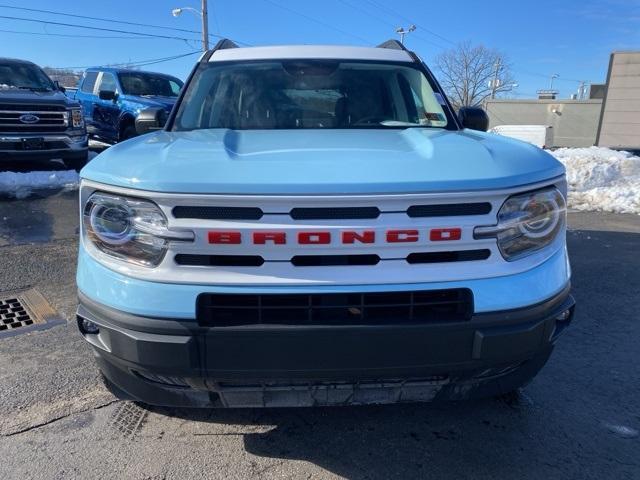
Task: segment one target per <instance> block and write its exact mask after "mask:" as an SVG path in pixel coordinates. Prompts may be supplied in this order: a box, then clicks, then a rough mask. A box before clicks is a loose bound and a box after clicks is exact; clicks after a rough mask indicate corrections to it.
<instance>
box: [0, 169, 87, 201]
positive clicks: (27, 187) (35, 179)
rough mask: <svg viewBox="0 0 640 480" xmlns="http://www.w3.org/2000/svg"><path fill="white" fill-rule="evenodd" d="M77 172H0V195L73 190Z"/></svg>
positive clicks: (24, 196)
mask: <svg viewBox="0 0 640 480" xmlns="http://www.w3.org/2000/svg"><path fill="white" fill-rule="evenodd" d="M77 188H78V172H76V171H75V170H61V171H37V172H24V173H23V172H0V197H2V196H8V197H12V198H27V197H28V196H30V195H31V194H32V193H33V192H34V191H37V190H75V189H77Z"/></svg>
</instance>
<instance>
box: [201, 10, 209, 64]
mask: <svg viewBox="0 0 640 480" xmlns="http://www.w3.org/2000/svg"><path fill="white" fill-rule="evenodd" d="M202 49H203V50H204V51H205V52H206V51H207V50H209V10H208V9H207V0H202Z"/></svg>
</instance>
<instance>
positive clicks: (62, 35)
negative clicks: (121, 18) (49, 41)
mask: <svg viewBox="0 0 640 480" xmlns="http://www.w3.org/2000/svg"><path fill="white" fill-rule="evenodd" d="M0 32H2V33H16V34H23V35H45V36H51V37H68V38H108V39H114V38H119V39H129V40H134V39H135V40H152V39H151V38H150V37H149V38H147V37H125V36H122V35H71V34H65V33H49V32H25V31H20V30H0Z"/></svg>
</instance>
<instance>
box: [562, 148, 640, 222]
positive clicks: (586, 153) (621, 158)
mask: <svg viewBox="0 0 640 480" xmlns="http://www.w3.org/2000/svg"><path fill="white" fill-rule="evenodd" d="M550 153H551V154H552V155H553V156H555V157H556V158H557V159H558V160H560V161H561V162H562V163H563V164H564V165H565V167H566V168H567V182H568V183H569V207H570V208H575V209H577V210H603V211H605V212H616V213H636V214H640V157H637V156H634V155H632V154H631V153H629V152H619V151H616V150H611V149H609V148H603V147H590V148H560V149H558V150H556V151H554V152H550Z"/></svg>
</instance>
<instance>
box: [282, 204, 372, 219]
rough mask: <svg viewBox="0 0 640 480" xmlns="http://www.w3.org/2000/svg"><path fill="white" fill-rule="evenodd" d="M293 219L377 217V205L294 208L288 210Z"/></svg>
mask: <svg viewBox="0 0 640 480" xmlns="http://www.w3.org/2000/svg"><path fill="white" fill-rule="evenodd" d="M289 215H291V218H293V219H294V220H340V219H361V218H378V217H379V216H380V209H379V208H378V207H332V208H294V209H292V210H291V212H289Z"/></svg>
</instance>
